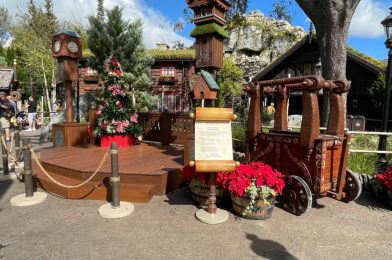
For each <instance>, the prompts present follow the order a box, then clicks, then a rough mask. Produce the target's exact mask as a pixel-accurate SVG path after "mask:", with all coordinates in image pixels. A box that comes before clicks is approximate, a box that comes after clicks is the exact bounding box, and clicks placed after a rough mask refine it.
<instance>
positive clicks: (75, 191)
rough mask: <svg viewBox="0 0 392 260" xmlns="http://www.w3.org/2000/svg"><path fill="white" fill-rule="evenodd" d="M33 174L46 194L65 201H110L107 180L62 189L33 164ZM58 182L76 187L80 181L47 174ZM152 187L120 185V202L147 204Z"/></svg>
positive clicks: (146, 185) (151, 195) (145, 185)
mask: <svg viewBox="0 0 392 260" xmlns="http://www.w3.org/2000/svg"><path fill="white" fill-rule="evenodd" d="M33 172H34V175H35V177H36V180H37V185H38V186H39V187H41V188H42V189H43V190H45V191H47V192H48V193H51V194H54V195H57V196H61V197H64V198H67V199H90V200H107V201H110V200H111V189H110V181H109V178H105V179H104V181H103V182H97V181H90V182H89V183H87V184H86V185H84V186H82V187H78V188H64V187H60V186H59V185H57V184H55V183H53V182H52V181H51V180H50V179H49V178H48V177H47V176H46V175H45V174H44V173H43V172H42V171H41V170H40V169H39V167H38V166H37V165H36V164H35V163H33ZM48 173H49V174H50V176H51V177H53V178H54V179H55V180H57V181H58V182H60V183H62V184H65V185H76V184H79V183H81V180H79V179H76V178H71V177H66V176H63V175H61V174H56V173H54V172H48ZM153 190H154V185H149V184H132V183H124V182H121V183H120V200H122V201H129V202H140V203H147V202H149V201H150V200H151V198H152V197H153V195H154V194H153Z"/></svg>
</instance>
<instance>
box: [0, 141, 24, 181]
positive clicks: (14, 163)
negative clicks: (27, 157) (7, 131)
mask: <svg viewBox="0 0 392 260" xmlns="http://www.w3.org/2000/svg"><path fill="white" fill-rule="evenodd" d="M1 142H2V144H3V147H4V149H5V151H6V153H7V155H8V157H10V159H11V164H13V165H15V167H17V168H22V167H20V166H19V164H18V160H19V159H20V157H21V156H22V149H20V151H19V155H18V156H17V157H16V158H15V157H14V156H12V154H11V153H12V150H13V147H12V144H13V143H14V133H12V134H11V145H10V150H8V148H7V144H6V142H5V138H4V136H3V135H2V136H1ZM16 176H17V177H18V175H16Z"/></svg>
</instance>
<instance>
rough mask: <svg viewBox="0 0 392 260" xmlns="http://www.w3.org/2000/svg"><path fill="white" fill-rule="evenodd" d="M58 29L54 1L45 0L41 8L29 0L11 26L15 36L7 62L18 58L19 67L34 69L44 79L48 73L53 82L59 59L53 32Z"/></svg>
mask: <svg viewBox="0 0 392 260" xmlns="http://www.w3.org/2000/svg"><path fill="white" fill-rule="evenodd" d="M58 29H59V23H58V21H57V18H56V16H55V15H54V13H53V1H52V0H45V7H44V8H42V7H39V6H37V5H36V4H35V2H34V0H29V2H28V8H27V11H26V12H21V13H19V14H18V15H17V21H16V24H15V26H13V27H12V29H11V34H12V37H13V38H14V39H13V42H12V46H11V48H8V50H7V62H8V63H10V62H11V61H10V59H13V58H16V59H17V62H18V64H19V66H18V67H19V68H20V69H19V70H24V71H25V73H26V74H27V73H28V74H30V73H31V74H32V76H33V77H34V78H37V79H38V80H39V79H41V81H43V78H44V77H43V76H45V77H47V78H49V79H51V81H52V82H53V81H54V78H53V77H52V76H54V75H55V73H53V72H54V71H55V70H56V69H57V63H56V61H55V60H54V59H53V58H52V54H51V46H52V35H53V34H54V33H55V32H56V31H57V30H58ZM8 51H10V53H8ZM12 56H13V57H12ZM42 63H43V66H42ZM37 83H38V82H37ZM48 87H50V86H48ZM40 90H41V88H39V89H37V91H38V93H39V91H40Z"/></svg>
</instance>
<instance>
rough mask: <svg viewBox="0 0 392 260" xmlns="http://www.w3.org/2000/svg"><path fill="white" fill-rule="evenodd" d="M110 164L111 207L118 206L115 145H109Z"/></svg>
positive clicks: (118, 188)
mask: <svg viewBox="0 0 392 260" xmlns="http://www.w3.org/2000/svg"><path fill="white" fill-rule="evenodd" d="M110 154H111V159H112V161H111V164H112V177H111V179H110V180H111V182H112V207H119V206H120V175H119V173H118V146H117V143H114V142H113V143H112V144H111V145H110Z"/></svg>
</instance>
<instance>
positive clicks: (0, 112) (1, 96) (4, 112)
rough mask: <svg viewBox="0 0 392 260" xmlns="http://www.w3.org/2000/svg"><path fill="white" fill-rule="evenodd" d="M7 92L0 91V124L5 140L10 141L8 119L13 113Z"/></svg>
mask: <svg viewBox="0 0 392 260" xmlns="http://www.w3.org/2000/svg"><path fill="white" fill-rule="evenodd" d="M6 96H7V93H5V92H0V124H1V129H2V130H4V132H5V139H6V141H7V142H9V141H10V119H11V118H12V116H14V114H13V109H12V105H11V103H10V102H9V101H8V99H7V98H6Z"/></svg>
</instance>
